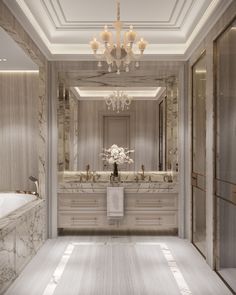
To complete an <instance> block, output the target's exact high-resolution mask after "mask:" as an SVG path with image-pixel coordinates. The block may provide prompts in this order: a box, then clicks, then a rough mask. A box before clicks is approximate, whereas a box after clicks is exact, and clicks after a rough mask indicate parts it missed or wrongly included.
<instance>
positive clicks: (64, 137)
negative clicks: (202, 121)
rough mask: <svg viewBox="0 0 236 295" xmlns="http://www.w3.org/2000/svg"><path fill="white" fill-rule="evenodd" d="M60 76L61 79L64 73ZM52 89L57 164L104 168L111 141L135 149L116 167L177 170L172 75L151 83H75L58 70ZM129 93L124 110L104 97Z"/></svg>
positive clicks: (61, 167)
mask: <svg viewBox="0 0 236 295" xmlns="http://www.w3.org/2000/svg"><path fill="white" fill-rule="evenodd" d="M65 77H66V79H65ZM59 80H60V84H59V90H58V102H59V103H58V130H59V137H58V138H59V140H58V145H59V146H58V170H59V171H84V170H86V167H88V165H89V167H90V169H91V170H93V171H106V170H110V169H111V168H112V167H109V166H108V165H106V164H104V163H103V161H102V159H101V156H100V154H101V152H102V150H103V148H109V147H110V146H111V145H112V144H117V145H118V146H122V147H125V148H128V149H133V150H135V152H134V153H133V154H132V155H131V158H133V160H134V163H133V164H131V165H127V164H124V165H122V166H121V167H119V169H120V170H126V171H127V170H130V171H137V170H140V169H141V167H142V165H144V167H145V168H144V169H145V171H160V170H161V171H163V170H173V171H177V170H178V149H177V129H178V97H177V96H178V91H177V80H176V78H175V77H170V78H167V79H162V80H161V81H159V83H155V84H156V85H155V86H154V85H152V86H150V85H148V86H144V85H142V84H141V86H139V87H137V86H135V87H134V86H132V84H131V87H130V86H127V85H125V86H123V87H116V86H99V87H98V86H97V85H96V84H94V85H89V86H87V85H84V84H83V82H80V83H77V82H76V81H75V79H72V80H70V79H68V74H67V73H60V79H59ZM117 91H120V92H124V93H125V94H126V95H128V96H129V97H132V100H131V103H130V105H129V106H128V107H127V108H125V109H124V110H119V111H117V109H115V110H113V108H112V107H111V106H110V107H109V106H108V105H107V104H106V102H105V99H104V97H108V96H109V95H110V94H112V93H113V92H117Z"/></svg>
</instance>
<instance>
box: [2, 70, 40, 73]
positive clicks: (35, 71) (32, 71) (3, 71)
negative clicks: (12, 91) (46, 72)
mask: <svg viewBox="0 0 236 295" xmlns="http://www.w3.org/2000/svg"><path fill="white" fill-rule="evenodd" d="M0 73H13V74H14V73H35V74H38V73H39V70H0Z"/></svg>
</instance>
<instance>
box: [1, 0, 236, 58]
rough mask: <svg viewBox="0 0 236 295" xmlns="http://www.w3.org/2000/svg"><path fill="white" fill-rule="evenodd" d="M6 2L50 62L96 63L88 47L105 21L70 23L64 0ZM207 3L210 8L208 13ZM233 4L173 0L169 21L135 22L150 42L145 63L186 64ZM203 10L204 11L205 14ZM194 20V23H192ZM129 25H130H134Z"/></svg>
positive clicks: (18, 0) (17, 0) (227, 0)
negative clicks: (42, 16)
mask: <svg viewBox="0 0 236 295" xmlns="http://www.w3.org/2000/svg"><path fill="white" fill-rule="evenodd" d="M3 1H4V2H5V4H6V5H7V6H8V7H9V9H10V10H11V11H12V13H13V14H14V15H15V16H16V18H17V19H18V20H19V21H20V23H21V24H22V25H23V27H24V28H25V30H26V31H27V32H28V33H29V35H30V36H31V38H32V39H33V40H34V42H35V43H36V44H37V45H38V46H39V48H40V50H41V51H42V52H43V53H44V54H45V55H46V57H47V59H48V60H62V59H63V60H94V56H93V54H92V53H91V49H90V47H89V44H88V43H89V40H90V39H91V38H92V37H93V36H92V33H91V30H98V31H99V30H101V26H102V25H104V21H102V20H101V21H98V20H95V21H85V20H81V21H78V20H76V21H75V20H73V19H69V17H68V16H66V14H65V12H63V7H62V6H63V5H62V1H63V0H41V1H32V2H30V1H29V0H3ZM80 1H82V0H80ZM170 1H171V0H170ZM170 1H169V3H170ZM207 1H208V2H209V4H208V7H207V9H205V7H206V2H207ZM232 1H233V0H224V1H222V0H198V1H194V0H173V1H172V3H173V6H172V10H171V11H170V12H169V18H168V19H167V20H162V21H153V20H147V21H146V20H145V22H143V21H139V22H138V21H136V22H135V21H132V23H133V24H135V27H137V29H138V30H139V29H141V31H140V35H144V37H145V39H147V40H151V42H149V46H148V47H147V50H146V52H145V55H144V59H145V60H155V59H160V60H179V61H181V60H187V59H188V58H189V56H190V55H191V53H192V52H193V51H194V49H195V48H196V47H197V45H198V44H199V43H200V42H201V40H202V39H203V38H204V37H205V36H206V34H207V33H208V32H209V30H210V29H211V28H212V26H213V25H214V24H215V22H216V21H217V20H218V19H219V17H220V16H221V15H222V14H223V12H224V11H225V10H226V8H227V7H228V5H229V4H230V3H231V2H232ZM74 3H76V2H74ZM64 4H65V3H64ZM29 5H32V7H29ZM40 5H41V6H40ZM37 7H38V8H40V9H39V10H40V11H39V13H38V15H36V14H35V9H36V8H37ZM31 8H32V9H31ZM193 8H194V9H193ZM203 8H204V9H205V10H204V11H202V9H203ZM36 11H37V10H36ZM71 13H72V12H71ZM40 15H44V17H45V22H44V24H41V23H40ZM199 15H200V16H199ZM191 16H192V17H193V18H194V19H191ZM114 17H115V16H114ZM41 21H42V20H41ZM194 22H196V26H195V27H194V29H193V30H192V29H191V26H192V25H193V24H194ZM126 23H131V21H127V22H126ZM45 27H46V28H48V31H45ZM93 32H94V33H97V32H96V31H93ZM145 34H146V35H145ZM76 36H77V38H76ZM146 36H147V37H146ZM75 39H76V40H78V43H77V44H75V43H74V40H75ZM79 40H81V41H79ZM84 40H86V42H87V40H88V43H84ZM158 40H159V41H160V42H158ZM72 41H73V43H72ZM163 41H166V42H163ZM167 41H168V42H167Z"/></svg>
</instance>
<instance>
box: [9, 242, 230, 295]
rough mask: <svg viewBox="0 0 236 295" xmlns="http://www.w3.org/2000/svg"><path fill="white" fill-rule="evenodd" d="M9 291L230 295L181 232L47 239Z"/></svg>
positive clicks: (25, 294)
mask: <svg viewBox="0 0 236 295" xmlns="http://www.w3.org/2000/svg"><path fill="white" fill-rule="evenodd" d="M5 294H6V295H79V294H82V295H87V294H88V295H90V294H93V295H116V294H117V295H118V294H119V295H139V294H140V295H149V294H150V295H151V294H155V295H156V294H160V295H178V294H182V295H185V294H193V295H211V294H212V295H213V294H214V295H229V294H231V292H230V291H229V290H228V289H227V288H226V287H225V286H224V284H223V283H222V281H221V280H220V279H219V277H218V276H217V275H216V274H215V273H214V272H213V271H212V270H211V269H210V268H209V267H208V265H207V264H206V263H205V261H204V259H203V258H202V256H201V255H200V254H199V253H198V251H197V250H196V249H195V248H194V246H193V245H191V244H190V243H189V242H187V241H185V240H181V239H179V238H176V237H147V236H146V237H141V236H139V237H134V236H132V237H131V236H130V237H127V236H82V237H76V236H73V237H60V238H58V239H55V240H48V241H47V242H46V244H45V245H44V246H43V247H42V248H41V250H40V251H39V253H38V254H37V255H36V257H34V258H33V260H32V261H31V262H30V263H29V264H28V266H27V267H26V268H25V269H24V271H23V272H22V274H21V275H20V276H19V278H18V279H17V280H16V281H15V282H14V283H13V285H12V286H11V287H10V288H9V289H8V291H7V292H6V293H5Z"/></svg>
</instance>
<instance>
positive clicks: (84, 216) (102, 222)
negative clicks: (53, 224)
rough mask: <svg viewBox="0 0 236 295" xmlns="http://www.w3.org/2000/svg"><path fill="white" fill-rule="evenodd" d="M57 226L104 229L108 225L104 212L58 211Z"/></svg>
mask: <svg viewBox="0 0 236 295" xmlns="http://www.w3.org/2000/svg"><path fill="white" fill-rule="evenodd" d="M58 227H59V228H71V229H83V230H86V229H106V228H108V227H110V226H109V223H108V219H107V216H106V212H89V213H84V212H76V213H75V212H59V214H58Z"/></svg>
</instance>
